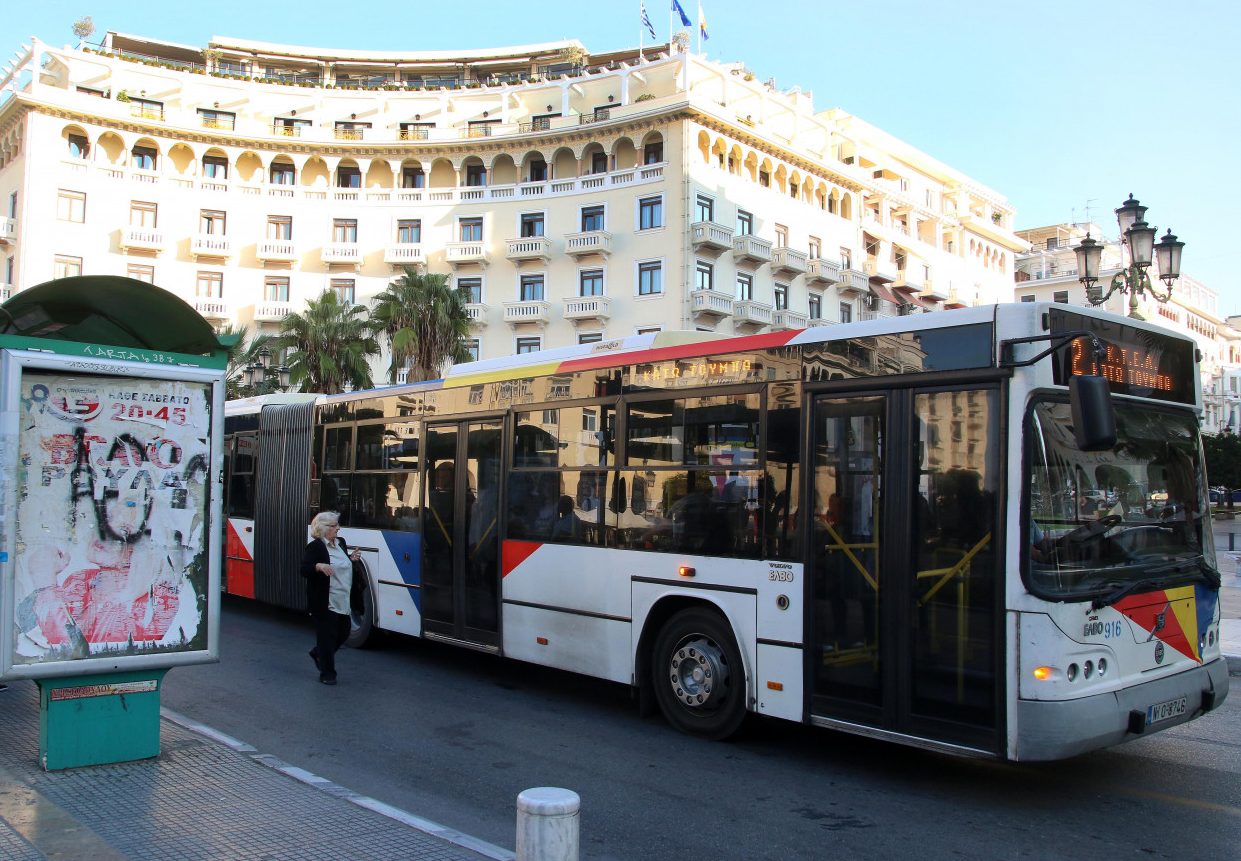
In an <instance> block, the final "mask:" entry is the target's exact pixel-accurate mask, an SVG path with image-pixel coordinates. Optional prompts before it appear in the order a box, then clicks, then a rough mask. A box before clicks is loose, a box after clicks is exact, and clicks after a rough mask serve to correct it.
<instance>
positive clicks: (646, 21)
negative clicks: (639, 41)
mask: <svg viewBox="0 0 1241 861" xmlns="http://www.w3.org/2000/svg"><path fill="white" fill-rule="evenodd" d="M642 26H643V27H645V28H646V32H648V33H650V34H651V38H652V39H654V38H655V28H654V27H652V26H651V16H650V15H647V14H646V0H642Z"/></svg>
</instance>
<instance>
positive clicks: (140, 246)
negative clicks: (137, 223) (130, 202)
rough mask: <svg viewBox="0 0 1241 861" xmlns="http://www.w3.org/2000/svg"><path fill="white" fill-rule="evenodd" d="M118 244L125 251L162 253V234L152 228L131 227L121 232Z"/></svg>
mask: <svg viewBox="0 0 1241 861" xmlns="http://www.w3.org/2000/svg"><path fill="white" fill-rule="evenodd" d="M120 244H121V249H122V250H125V251H157V252H158V251H163V250H164V234H163V232H162V231H159V230H156V229H155V228H154V227H134V226H132V225H131V226H129V227H126V228H124V229H123V230H122V231H121V240H120Z"/></svg>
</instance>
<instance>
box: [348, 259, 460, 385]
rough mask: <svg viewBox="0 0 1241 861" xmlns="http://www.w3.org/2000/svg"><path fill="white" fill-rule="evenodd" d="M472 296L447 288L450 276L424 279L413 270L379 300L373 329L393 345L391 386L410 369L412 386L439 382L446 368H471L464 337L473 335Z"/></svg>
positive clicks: (428, 276) (389, 344) (373, 319)
mask: <svg viewBox="0 0 1241 861" xmlns="http://www.w3.org/2000/svg"><path fill="white" fill-rule="evenodd" d="M468 301H469V294H468V293H467V292H466V291H465V290H463V289H461V288H459V287H457V288H454V287H450V286H448V276H447V275H431V274H427V275H420V274H419V273H418V272H417V271H416V270H414V269H413V268H412V267H409V266H406V267H405V274H404V275H402V276H401V277H400V278H397V279H396V280H395V281H393V282H392V283H391V284H389V285H388V289H386V290H384V291H383V292H382V293H380V294H379V295H378V296H376V297H375V301H374V304H373V305H372V306H371V324H372V325H373V326H374V329H375V333H376V334H379V333H381V332H382V333H383V335H384V336H385V337H386V338H387V339H388V346H389V349H390V351H391V353H392V362H391V364H390V365H389V366H388V380H389V381H390V382H393V383H395V382H396V378H397V373H398V372H399V371H400V370H401V369H402V368H406V367H408V368H409V374H408V376H407V380H408V381H409V382H411V383H412V382H420V381H422V380H431V379H435V378H436V377H438V376H439V375H440V372H441V371H442V370H443V368H444V364H445V363H446V362H468V361H469V360H470V358H471V357H470V354H469V352H468V351H467V350H466V348H465V336H466V335H468V334H469V332H470V318H469V315H468V314H467V313H466V309H465V306H466V303H467V302H468Z"/></svg>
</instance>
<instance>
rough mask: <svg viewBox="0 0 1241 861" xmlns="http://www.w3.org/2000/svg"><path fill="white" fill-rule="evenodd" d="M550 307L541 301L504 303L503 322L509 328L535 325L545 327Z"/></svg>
mask: <svg viewBox="0 0 1241 861" xmlns="http://www.w3.org/2000/svg"><path fill="white" fill-rule="evenodd" d="M550 310H551V305H550V304H549V303H547V302H544V301H543V300H541V299H537V300H526V301H522V302H505V303H504V322H505V323H508V324H509V325H510V326H516V325H519V324H521V323H537V324H539V325H541V326H546V325H547V322H548V312H549V311H550Z"/></svg>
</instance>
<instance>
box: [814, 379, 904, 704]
mask: <svg viewBox="0 0 1241 861" xmlns="http://www.w3.org/2000/svg"><path fill="white" fill-rule="evenodd" d="M813 417H814V418H813V421H814V427H813V432H812V446H813V447H812V449H811V458H812V460H811V462H812V464H813V476H812V478H811V481H812V488H811V494H810V495H809V496H808V497H806V499H807V504H808V505H812V506H813V509H812V510H810V511H808V512H806V515H805V516H803V517H801V518H799V520H800V522H801V523H806V524H807V528H808V531H809V533H810V549H809V556H808V557H807V563H808V564H807V566H806V567H807V570H808V571H809V572H810V578H811V583H810V589H811V601H810V605H811V607H812V608H813V609H812V613H811V620H810V623H811V631H812V634H811V646H812V648H811V650H810V653H809V660H810V664H811V666H810V675H811V709H810V711H811V714H813V715H816V716H820V717H826V718H836V719H843V720H848V721H849V722H851V723H865V724H870V725H876V726H878V725H882V723H883V713H884V706H885V702H886V699H887V697H886V695H885V686H884V669H885V666H886V660H887V651H888V649H887V647H886V646H887V644H886V638H880V636H879V632H880V627H879V619H880V614H881V612H882V611H884V610H886V603H887V599H888V596H887V594H886V592H885V587H886V585H887V583H886V578H885V577H884V576H883V567H882V562H883V558H882V556H881V552H880V550H881V548H883V546H884V545H883V544H882V543H881V541H880V539H881V537H882V536H881V534H880V526H881V525H882V522H881V519H880V517H879V514H880V512H881V511H882V507H883V502H884V489H885V487H884V482H885V475H884V466H885V455H886V452H885V451H884V443H885V433H884V428H885V423H886V421H887V398H886V397H884V396H873V397H855V398H825V397H824V398H818V399H816V400H815V403H814V410H813Z"/></svg>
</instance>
